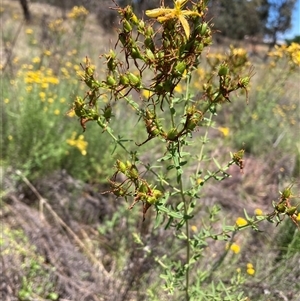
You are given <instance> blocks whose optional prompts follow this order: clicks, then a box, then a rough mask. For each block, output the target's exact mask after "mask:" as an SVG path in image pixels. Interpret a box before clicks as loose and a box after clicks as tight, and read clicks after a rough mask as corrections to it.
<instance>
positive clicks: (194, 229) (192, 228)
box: [191, 225, 198, 233]
mask: <svg viewBox="0 0 300 301" xmlns="http://www.w3.org/2000/svg"><path fill="white" fill-rule="evenodd" d="M191 230H192V231H193V232H194V233H196V232H197V231H198V229H197V227H196V226H195V225H193V226H191Z"/></svg>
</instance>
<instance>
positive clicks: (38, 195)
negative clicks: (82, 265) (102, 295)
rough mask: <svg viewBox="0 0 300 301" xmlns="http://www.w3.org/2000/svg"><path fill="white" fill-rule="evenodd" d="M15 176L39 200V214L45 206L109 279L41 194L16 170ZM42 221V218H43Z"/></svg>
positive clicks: (100, 264)
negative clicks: (18, 177)
mask: <svg viewBox="0 0 300 301" xmlns="http://www.w3.org/2000/svg"><path fill="white" fill-rule="evenodd" d="M16 174H17V175H18V176H20V177H21V178H22V180H23V181H24V183H25V184H26V185H27V186H28V187H29V188H30V189H31V190H32V192H33V193H34V194H35V196H36V197H37V198H38V200H39V204H40V214H41V215H42V214H43V207H44V206H45V207H46V208H47V209H48V210H49V212H50V213H51V214H52V216H53V217H54V218H55V219H56V220H57V221H58V222H59V223H60V224H61V226H62V227H63V228H64V229H66V231H67V232H68V233H69V234H70V235H71V236H72V237H73V239H74V240H75V241H76V242H77V244H78V245H79V246H80V248H81V249H82V250H83V251H84V252H85V253H86V255H87V256H88V257H89V258H90V260H91V261H92V262H93V263H94V264H95V265H96V266H97V267H98V269H99V271H100V272H101V273H103V275H104V276H105V277H107V279H108V278H110V273H108V272H107V270H106V269H105V268H104V266H103V264H102V262H100V261H99V260H98V259H97V258H96V257H95V256H94V255H93V254H92V253H91V252H90V250H89V249H88V248H87V247H86V246H85V244H84V243H83V242H82V241H81V239H80V238H79V237H78V236H77V235H76V234H75V233H74V232H73V230H72V229H71V228H70V227H69V226H68V225H67V224H66V223H65V222H64V221H63V220H62V219H61V218H60V217H59V216H58V214H57V213H56V212H55V211H54V210H53V209H52V207H51V205H50V204H49V203H48V201H47V200H46V199H45V198H43V197H42V196H41V194H40V193H39V192H38V191H37V189H36V188H35V187H34V186H33V185H32V184H31V183H30V181H29V180H28V179H27V178H26V177H25V176H24V175H23V174H22V172H21V171H19V170H17V171H16ZM43 219H44V218H43Z"/></svg>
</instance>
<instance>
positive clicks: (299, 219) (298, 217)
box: [296, 212, 300, 221]
mask: <svg viewBox="0 0 300 301" xmlns="http://www.w3.org/2000/svg"><path fill="white" fill-rule="evenodd" d="M296 220H297V221H300V212H299V213H298V214H297V217H296Z"/></svg>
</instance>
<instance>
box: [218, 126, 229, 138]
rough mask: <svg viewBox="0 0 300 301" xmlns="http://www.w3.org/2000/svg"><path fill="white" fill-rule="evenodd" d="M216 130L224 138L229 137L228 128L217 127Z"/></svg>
mask: <svg viewBox="0 0 300 301" xmlns="http://www.w3.org/2000/svg"><path fill="white" fill-rule="evenodd" d="M218 130H219V131H220V132H221V133H222V134H223V135H224V136H225V137H227V136H228V135H229V128H228V127H222V126H220V127H218Z"/></svg>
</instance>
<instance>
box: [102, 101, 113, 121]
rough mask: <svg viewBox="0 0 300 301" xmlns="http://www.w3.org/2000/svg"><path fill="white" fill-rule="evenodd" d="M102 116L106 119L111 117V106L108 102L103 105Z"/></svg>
mask: <svg viewBox="0 0 300 301" xmlns="http://www.w3.org/2000/svg"><path fill="white" fill-rule="evenodd" d="M103 116H104V118H105V120H106V121H109V119H110V118H111V117H112V108H111V105H110V104H108V105H106V106H105V108H104V110H103Z"/></svg>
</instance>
